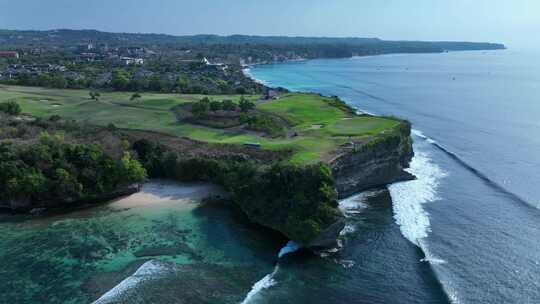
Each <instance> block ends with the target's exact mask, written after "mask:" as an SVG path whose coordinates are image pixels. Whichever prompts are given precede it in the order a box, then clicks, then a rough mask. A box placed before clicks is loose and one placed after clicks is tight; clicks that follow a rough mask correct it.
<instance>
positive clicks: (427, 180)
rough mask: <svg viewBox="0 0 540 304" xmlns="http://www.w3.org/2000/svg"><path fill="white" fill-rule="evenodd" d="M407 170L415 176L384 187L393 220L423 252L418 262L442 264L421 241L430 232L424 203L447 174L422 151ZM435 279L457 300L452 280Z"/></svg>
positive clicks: (417, 153)
mask: <svg viewBox="0 0 540 304" xmlns="http://www.w3.org/2000/svg"><path fill="white" fill-rule="evenodd" d="M414 133H415V135H416V136H419V137H421V138H423V139H425V140H429V138H428V137H426V136H425V135H423V134H422V133H421V132H419V131H416V132H414ZM407 171H408V172H409V173H412V174H414V175H415V176H416V177H417V179H416V180H412V181H407V182H402V183H396V184H392V185H390V186H389V187H388V190H389V191H390V195H391V197H392V206H393V212H394V219H395V221H396V223H397V224H398V225H399V228H400V230H401V234H403V236H404V237H405V238H406V239H407V240H409V241H410V242H411V243H413V244H414V245H416V246H418V247H419V248H420V249H421V250H422V252H423V253H424V256H425V257H424V258H423V259H422V260H421V261H422V262H428V263H429V264H430V265H432V266H435V265H440V264H445V263H446V261H445V260H444V259H441V258H440V257H437V256H435V255H434V254H433V253H432V252H431V250H430V249H429V246H428V244H427V243H426V242H425V238H426V237H427V236H428V235H429V233H430V232H431V226H430V220H429V214H428V213H427V212H426V211H425V209H424V204H427V203H431V202H434V201H437V200H439V199H440V198H439V197H438V196H437V188H438V186H439V182H440V180H441V179H442V178H444V177H446V176H447V173H446V172H444V171H443V170H442V169H441V168H439V166H437V165H436V164H434V163H433V162H432V161H431V158H430V157H429V155H428V154H427V153H425V152H422V151H418V152H416V153H415V156H414V157H413V160H412V161H411V164H410V168H409V169H407ZM435 275H437V273H435ZM438 280H439V281H440V282H441V287H442V289H443V290H444V292H445V293H446V295H447V296H448V299H449V300H450V302H451V303H455V304H458V303H460V302H461V301H460V300H459V296H458V293H457V291H456V290H455V288H453V286H452V285H453V284H452V282H449V281H446V280H444V279H441V278H438Z"/></svg>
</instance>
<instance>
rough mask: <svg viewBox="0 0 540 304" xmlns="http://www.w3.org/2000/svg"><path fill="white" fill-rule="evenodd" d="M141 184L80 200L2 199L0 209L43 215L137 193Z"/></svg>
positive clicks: (93, 204) (89, 205)
mask: <svg viewBox="0 0 540 304" xmlns="http://www.w3.org/2000/svg"><path fill="white" fill-rule="evenodd" d="M141 186H142V184H140V183H135V184H130V185H127V186H123V187H120V188H118V189H116V190H114V191H111V192H107V193H102V194H99V195H93V196H89V197H86V198H83V199H78V200H73V199H66V200H54V201H39V202H32V201H30V199H29V198H18V199H9V200H6V201H0V211H6V212H15V213H30V214H33V215H42V214H44V213H47V212H48V211H52V210H59V211H67V210H72V209H80V208H85V207H91V206H95V205H98V204H103V203H106V202H109V201H112V200H114V199H117V198H120V197H123V196H127V195H130V194H133V193H136V192H138V191H139V190H140V189H141Z"/></svg>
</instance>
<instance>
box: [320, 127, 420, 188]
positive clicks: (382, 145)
mask: <svg viewBox="0 0 540 304" xmlns="http://www.w3.org/2000/svg"><path fill="white" fill-rule="evenodd" d="M410 130H411V126H410V123H408V122H406V121H403V122H402V123H401V124H400V125H399V126H398V127H396V128H395V129H394V130H392V131H391V132H387V133H386V134H381V135H379V136H377V137H375V138H373V139H372V140H370V141H368V142H365V143H362V144H355V145H351V146H350V147H347V148H343V150H342V152H341V153H340V154H339V155H338V156H336V157H335V158H334V159H333V160H332V161H331V162H330V166H331V168H332V174H333V176H334V178H335V181H336V188H337V191H338V194H339V198H345V197H348V196H351V195H352V194H354V193H358V192H361V191H364V190H367V189H370V188H376V187H380V186H385V185H387V184H391V183H394V182H397V181H403V180H410V179H414V176H413V175H411V174H410V173H408V172H406V171H404V170H403V169H404V168H407V167H408V166H409V162H410V161H411V159H412V157H413V155H414V153H413V149H412V140H411V137H410Z"/></svg>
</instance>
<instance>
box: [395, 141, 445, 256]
mask: <svg viewBox="0 0 540 304" xmlns="http://www.w3.org/2000/svg"><path fill="white" fill-rule="evenodd" d="M407 171H408V172H410V173H412V174H414V175H415V176H416V177H417V179H416V180H412V181H407V182H402V183H396V184H393V185H390V186H389V187H388V189H389V191H390V194H391V196H392V201H393V211H394V219H395V221H396V223H397V224H398V225H399V227H400V229H401V233H402V234H403V236H405V238H407V239H408V240H409V241H410V242H411V243H413V244H415V245H417V246H419V247H421V244H420V240H422V239H423V238H425V237H427V236H428V233H429V232H430V231H431V230H430V222H429V216H428V213H427V212H426V211H425V210H424V208H423V205H424V204H426V203H429V202H433V201H436V200H438V196H437V187H438V185H439V180H440V179H441V178H443V177H444V176H446V173H445V172H444V171H443V170H441V169H440V168H439V167H438V166H437V165H436V164H434V163H433V162H432V161H431V159H430V158H429V156H428V155H427V154H426V153H424V152H421V151H420V152H416V155H415V156H414V158H413V159H412V161H411V164H410V168H409V169H407Z"/></svg>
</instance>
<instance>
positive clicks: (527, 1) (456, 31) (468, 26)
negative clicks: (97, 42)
mask: <svg viewBox="0 0 540 304" xmlns="http://www.w3.org/2000/svg"><path fill="white" fill-rule="evenodd" d="M0 28H1V29H38V30H45V29H58V28H70V29H97V30H103V31H111V32H135V33H166V34H173V35H187V34H220V35H230V34H248V35H286V36H333V37H378V38H382V39H388V40H430V41H433V40H459V41H478V42H500V43H505V44H507V45H508V46H510V47H523V48H527V47H538V48H540V38H539V35H540V0H266V1H262V0H191V1H189V0H153V1H150V0H85V1H82V0H0Z"/></svg>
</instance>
